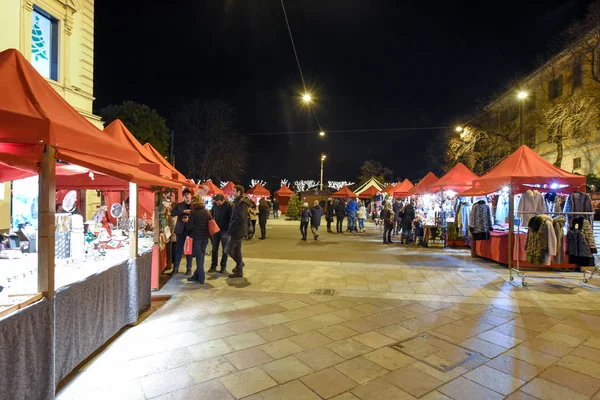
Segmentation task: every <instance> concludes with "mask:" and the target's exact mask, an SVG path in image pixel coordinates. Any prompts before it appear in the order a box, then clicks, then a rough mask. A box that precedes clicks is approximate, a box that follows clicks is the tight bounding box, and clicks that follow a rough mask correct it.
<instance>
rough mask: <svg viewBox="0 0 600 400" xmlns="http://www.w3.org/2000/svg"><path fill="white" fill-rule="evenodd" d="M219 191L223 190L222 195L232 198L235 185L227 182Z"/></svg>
mask: <svg viewBox="0 0 600 400" xmlns="http://www.w3.org/2000/svg"><path fill="white" fill-rule="evenodd" d="M221 190H223V193H225V195H227V196H233V194H234V193H235V183H233V182H231V181H229V182H227V184H226V185H225V186H223V188H222V189H221Z"/></svg>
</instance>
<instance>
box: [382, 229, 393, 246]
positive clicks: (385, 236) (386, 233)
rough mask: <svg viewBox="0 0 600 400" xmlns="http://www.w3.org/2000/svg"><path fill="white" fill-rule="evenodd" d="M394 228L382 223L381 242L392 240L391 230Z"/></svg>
mask: <svg viewBox="0 0 600 400" xmlns="http://www.w3.org/2000/svg"><path fill="white" fill-rule="evenodd" d="M393 230H394V227H393V226H390V225H384V227H383V243H386V242H391V241H392V231H393Z"/></svg>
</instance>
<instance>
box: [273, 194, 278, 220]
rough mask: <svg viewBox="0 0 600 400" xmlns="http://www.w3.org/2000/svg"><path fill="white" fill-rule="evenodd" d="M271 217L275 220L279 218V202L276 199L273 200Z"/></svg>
mask: <svg viewBox="0 0 600 400" xmlns="http://www.w3.org/2000/svg"><path fill="white" fill-rule="evenodd" d="M273 217H274V218H275V219H277V218H279V200H277V197H276V198H274V199H273Z"/></svg>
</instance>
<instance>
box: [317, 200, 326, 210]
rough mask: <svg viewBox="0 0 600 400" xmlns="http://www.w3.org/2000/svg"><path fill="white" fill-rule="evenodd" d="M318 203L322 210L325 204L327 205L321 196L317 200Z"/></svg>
mask: <svg viewBox="0 0 600 400" xmlns="http://www.w3.org/2000/svg"><path fill="white" fill-rule="evenodd" d="M319 205H320V206H321V209H322V210H324V209H325V206H326V205H327V202H326V201H325V199H324V198H322V197H321V201H319Z"/></svg>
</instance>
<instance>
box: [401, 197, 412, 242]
mask: <svg viewBox="0 0 600 400" xmlns="http://www.w3.org/2000/svg"><path fill="white" fill-rule="evenodd" d="M402 212H403V215H402V222H401V225H402V239H401V242H400V243H402V244H408V242H409V240H410V235H409V234H410V231H411V230H412V223H413V220H414V219H415V207H414V206H413V204H412V202H410V203H408V204H406V205H405V206H404V208H403V209H402Z"/></svg>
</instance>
